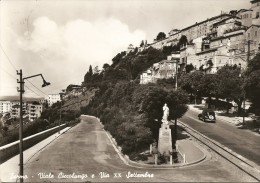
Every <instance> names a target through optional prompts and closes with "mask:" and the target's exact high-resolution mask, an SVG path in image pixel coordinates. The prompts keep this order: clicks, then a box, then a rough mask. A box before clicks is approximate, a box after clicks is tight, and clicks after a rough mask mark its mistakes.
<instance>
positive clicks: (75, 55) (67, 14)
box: [0, 0, 250, 97]
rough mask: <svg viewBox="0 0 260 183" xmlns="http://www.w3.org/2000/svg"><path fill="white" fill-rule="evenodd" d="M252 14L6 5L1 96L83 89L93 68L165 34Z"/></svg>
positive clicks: (219, 2) (211, 4)
mask: <svg viewBox="0 0 260 183" xmlns="http://www.w3.org/2000/svg"><path fill="white" fill-rule="evenodd" d="M243 8H244V9H247V8H250V1H249V0H232V1H227V0H0V46H1V47H0V48H1V49H0V96H10V95H18V92H17V87H18V85H19V84H18V83H17V79H18V75H17V74H16V70H20V69H22V71H23V77H28V76H32V75H35V74H40V73H41V74H43V76H44V78H45V80H46V81H48V82H50V83H51V85H50V86H48V87H44V88H42V87H41V85H42V79H41V78H40V77H35V78H31V79H28V80H25V86H26V87H25V93H24V95H25V96H27V97H47V95H48V94H55V93H59V92H60V91H61V90H62V89H65V88H66V87H67V86H68V85H69V84H81V82H82V81H83V78H84V75H85V73H86V72H87V71H88V68H89V66H90V65H92V67H93V68H94V67H95V66H98V67H99V69H102V66H103V64H104V63H108V64H111V63H112V58H113V57H114V56H115V55H116V54H117V53H119V52H121V51H125V50H126V49H127V47H128V45H129V44H133V45H134V46H139V45H140V43H141V41H142V40H147V41H148V43H152V41H153V39H154V38H156V36H157V34H158V33H159V32H165V33H166V34H168V32H170V30H171V29H182V28H185V27H187V26H190V25H192V24H194V23H195V22H200V21H203V20H205V19H207V18H210V17H213V16H217V15H219V14H220V13H221V11H224V12H229V11H230V10H239V9H243Z"/></svg>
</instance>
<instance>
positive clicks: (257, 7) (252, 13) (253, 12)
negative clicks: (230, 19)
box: [236, 0, 260, 27]
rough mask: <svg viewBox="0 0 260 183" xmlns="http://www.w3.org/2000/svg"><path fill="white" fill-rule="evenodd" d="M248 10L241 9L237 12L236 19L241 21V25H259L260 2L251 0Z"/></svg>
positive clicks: (259, 0)
mask: <svg viewBox="0 0 260 183" xmlns="http://www.w3.org/2000/svg"><path fill="white" fill-rule="evenodd" d="M250 2H251V7H250V8H249V9H241V10H239V11H238V12H237V15H236V16H237V17H240V18H241V20H242V25H244V26H247V27H250V26H251V25H260V0H253V1H250Z"/></svg>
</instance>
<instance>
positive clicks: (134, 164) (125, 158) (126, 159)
mask: <svg viewBox="0 0 260 183" xmlns="http://www.w3.org/2000/svg"><path fill="white" fill-rule="evenodd" d="M89 117H93V116H89ZM95 118H96V119H97V120H98V122H99V123H100V125H101V127H102V129H103V130H104V132H105V133H106V135H107V137H108V138H109V140H110V142H111V144H112V146H113V147H114V149H115V151H116V152H117V154H118V155H119V157H120V159H121V160H122V161H123V162H124V163H125V164H126V165H128V166H131V167H135V168H149V169H174V168H182V167H188V166H191V165H195V164H198V163H200V162H202V161H204V160H205V159H206V157H207V156H206V154H205V152H204V151H203V150H201V151H202V152H203V154H204V155H203V157H202V158H201V159H199V160H196V161H193V162H190V163H180V164H178V165H151V164H144V163H138V162H135V161H132V160H130V159H129V157H128V156H127V155H124V154H123V153H122V152H121V149H122V148H121V147H120V146H118V145H117V142H116V140H115V139H114V138H113V137H112V135H111V134H110V133H109V132H107V131H106V130H105V129H104V125H103V123H102V122H101V121H100V119H99V118H97V117H95Z"/></svg>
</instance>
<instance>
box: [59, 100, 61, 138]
mask: <svg viewBox="0 0 260 183" xmlns="http://www.w3.org/2000/svg"><path fill="white" fill-rule="evenodd" d="M61 105H62V103H60V120H59V134H60V123H61Z"/></svg>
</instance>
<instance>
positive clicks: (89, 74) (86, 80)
mask: <svg viewBox="0 0 260 183" xmlns="http://www.w3.org/2000/svg"><path fill="white" fill-rule="evenodd" d="M92 75H93V70H92V66H91V65H90V66H89V70H88V72H87V73H86V74H85V76H84V82H83V83H84V84H85V85H86V84H87V83H90V82H91V81H92Z"/></svg>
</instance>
